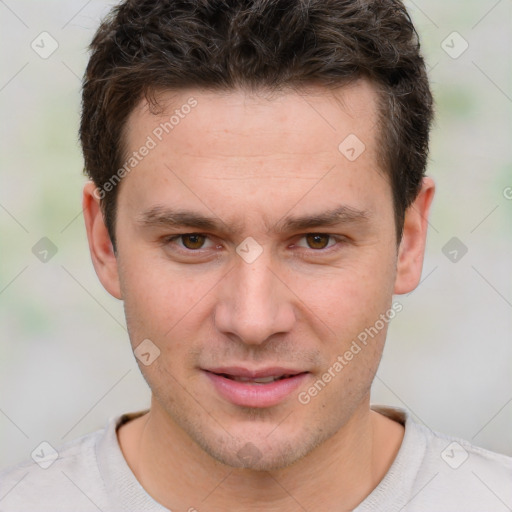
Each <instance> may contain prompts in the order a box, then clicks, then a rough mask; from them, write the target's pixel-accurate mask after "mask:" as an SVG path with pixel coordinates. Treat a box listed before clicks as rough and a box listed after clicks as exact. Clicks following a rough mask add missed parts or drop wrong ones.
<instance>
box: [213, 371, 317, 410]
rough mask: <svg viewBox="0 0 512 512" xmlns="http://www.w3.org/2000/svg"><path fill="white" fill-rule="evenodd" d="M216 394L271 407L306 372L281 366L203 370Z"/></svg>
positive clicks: (243, 403)
mask: <svg viewBox="0 0 512 512" xmlns="http://www.w3.org/2000/svg"><path fill="white" fill-rule="evenodd" d="M204 373H205V375H206V376H207V377H208V379H209V381H210V383H212V384H213V388H214V390H215V391H216V393H217V394H218V395H220V396H221V397H222V398H224V399H225V400H227V401H229V402H231V403H232V404H234V405H239V406H245V407H271V406H273V405H277V404H279V403H280V402H282V401H284V400H285V399H286V398H287V397H288V396H289V395H290V394H291V393H292V392H293V391H294V390H295V389H297V387H298V386H299V385H300V384H301V383H302V382H303V380H304V379H305V378H306V376H307V375H308V373H309V372H305V371H301V370H297V369H291V368H282V367H272V368H270V367H269V368H261V369H257V370H250V369H248V368H242V367H223V368H211V369H208V370H204Z"/></svg>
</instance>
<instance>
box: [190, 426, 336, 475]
mask: <svg viewBox="0 0 512 512" xmlns="http://www.w3.org/2000/svg"><path fill="white" fill-rule="evenodd" d="M245 430H246V431H245V432H244V433H243V435H239V436H237V437H235V436H233V437H231V436H229V435H228V434H226V433H225V432H223V433H222V435H221V436H220V438H219V437H217V438H210V439H207V438H205V437H204V436H201V437H200V438H196V439H195V441H196V442H197V444H198V445H199V446H200V447H201V448H202V449H203V451H205V452H206V453H207V454H208V455H210V457H212V458H213V459H215V460H216V461H218V462H220V463H221V464H224V465H226V466H229V467H231V468H240V469H249V470H252V471H276V470H280V469H285V468H287V467H289V466H292V465H293V464H295V463H297V462H298V461H300V460H301V459H302V458H304V457H305V456H306V455H308V454H309V453H310V452H311V451H313V450H314V449H315V448H316V447H317V446H318V445H320V444H321V443H322V442H323V441H324V440H325V438H327V437H329V435H330V433H326V432H325V431H322V430H321V429H318V430H316V431H309V432H308V431H303V432H295V433H293V434H292V433H290V432H286V431H281V432H280V435H278V434H277V433H276V432H271V433H270V434H269V433H268V432H265V433H260V434H259V435H255V434H254V432H249V431H247V430H248V429H245ZM194 437H195V436H194Z"/></svg>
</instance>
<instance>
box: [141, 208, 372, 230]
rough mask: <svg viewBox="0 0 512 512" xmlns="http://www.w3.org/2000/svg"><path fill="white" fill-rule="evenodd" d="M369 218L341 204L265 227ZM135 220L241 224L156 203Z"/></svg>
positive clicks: (216, 226) (211, 226) (212, 226)
mask: <svg viewBox="0 0 512 512" xmlns="http://www.w3.org/2000/svg"><path fill="white" fill-rule="evenodd" d="M370 218H371V212H370V210H360V209H357V208H353V207H351V206H347V205H341V206H338V207H336V208H334V209H331V210H326V211H323V212H319V213H313V214H306V215H301V216H295V217H293V216H286V217H284V218H282V219H280V220H279V221H278V222H277V223H275V224H274V226H272V227H271V228H269V229H268V230H269V231H270V232H274V233H285V232H289V231H300V230H306V229H312V228H317V227H327V226H337V225H341V224H362V223H367V222H368V221H369V220H370ZM136 223H137V224H138V225H140V226H142V227H168V228H177V227H189V228H194V229H199V230H203V231H216V232H223V231H231V232H232V233H235V234H239V233H240V232H241V231H242V227H243V225H242V224H241V223H240V222H237V223H235V224H234V225H232V226H227V224H226V223H225V222H224V221H222V220H221V219H220V218H219V217H215V216H211V217H209V216H205V215H202V214H200V213H197V212H194V211H191V210H183V209H172V208H169V207H166V206H163V205H156V206H153V207H151V208H149V209H147V210H145V211H143V212H142V213H141V214H140V215H139V216H138V217H137V218H136Z"/></svg>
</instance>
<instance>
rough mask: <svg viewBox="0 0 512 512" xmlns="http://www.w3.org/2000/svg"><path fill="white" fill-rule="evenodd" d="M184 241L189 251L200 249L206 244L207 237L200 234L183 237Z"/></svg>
mask: <svg viewBox="0 0 512 512" xmlns="http://www.w3.org/2000/svg"><path fill="white" fill-rule="evenodd" d="M182 240H183V245H184V246H185V247H186V248H187V249H200V248H201V247H202V246H203V244H204V241H205V236H204V235H198V234H191V235H182Z"/></svg>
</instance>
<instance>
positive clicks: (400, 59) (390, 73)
mask: <svg viewBox="0 0 512 512" xmlns="http://www.w3.org/2000/svg"><path fill="white" fill-rule="evenodd" d="M90 49H91V51H92V54H91V57H90V60H89V63H88V66H87V69H86V72H85V76H84V82H83V96H82V118H81V125H80V140H81V144H82V149H83V154H84V160H85V168H84V172H85V173H86V174H87V175H88V176H89V177H90V178H91V179H92V180H93V181H94V183H95V184H96V186H97V187H102V185H103V184H104V183H106V182H107V181H108V180H109V179H110V178H111V176H112V175H113V174H114V172H115V171H116V170H117V169H118V168H119V167H120V166H121V165H122V162H123V154H124V152H125V151H124V147H123V142H124V138H123V128H124V127H125V125H126V121H127V118H128V116H129V114H130V113H131V112H132V110H133V109H134V108H135V106H136V105H137V104H138V103H139V101H140V100H141V99H142V98H143V97H144V96H145V97H146V98H149V97H151V95H152V93H153V92H154V91H155V90H157V89H170V90H173V89H174V90H183V89H185V88H189V87H194V88H197V87H199V88H204V89H208V90H230V89H235V88H249V89H258V88H264V89H270V90H278V89H283V88H286V87H300V86H307V85H313V84H315V85H323V86H326V87H339V86H343V85H345V84H347V83H348V82H350V81H353V80H356V79H358V78H367V79H369V80H370V81H371V82H372V83H373V84H375V85H376V86H377V89H378V91H379V105H380V108H379V112H380V114H379V121H380V122H379V134H378V138H379V160H380V162H379V163H380V166H381V168H382V170H383V172H385V173H386V174H387V175H388V176H389V178H390V182H391V187H392V190H393V205H394V211H395V223H396V234H397V243H399V242H400V240H401V237H402V231H403V222H404V216H405V211H406V209H407V207H409V206H410V204H411V203H412V202H413V201H414V199H415V198H416V196H417V194H418V192H419V190H420V188H421V181H422V177H423V176H424V173H425V167H426V162H427V154H428V136H429V130H430V124H431V121H432V117H433V106H432V95H431V92H430V88H429V84H428V79H427V74H426V70H425V64H424V61H423V58H422V56H421V54H420V44H419V39H418V35H417V33H416V30H415V28H414V26H413V24H412V22H411V19H410V17H409V15H408V13H407V11H406V9H405V7H404V5H403V4H402V3H401V1H399V0H288V1H284V0H125V1H123V2H121V3H120V4H119V5H117V6H116V7H114V8H113V9H112V11H111V12H110V14H109V15H108V16H107V17H106V18H105V19H104V20H103V22H102V23H101V25H100V27H99V29H98V31H97V32H96V34H95V36H94V38H93V41H92V43H91V45H90ZM340 142H341V141H340ZM118 188H119V187H116V186H113V187H109V189H110V190H109V191H108V192H103V194H102V197H101V206H102V211H103V214H104V218H105V224H106V226H107V229H108V232H109V236H110V239H111V241H112V244H113V247H114V249H115V247H116V245H115V217H116V197H117V192H118Z"/></svg>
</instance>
